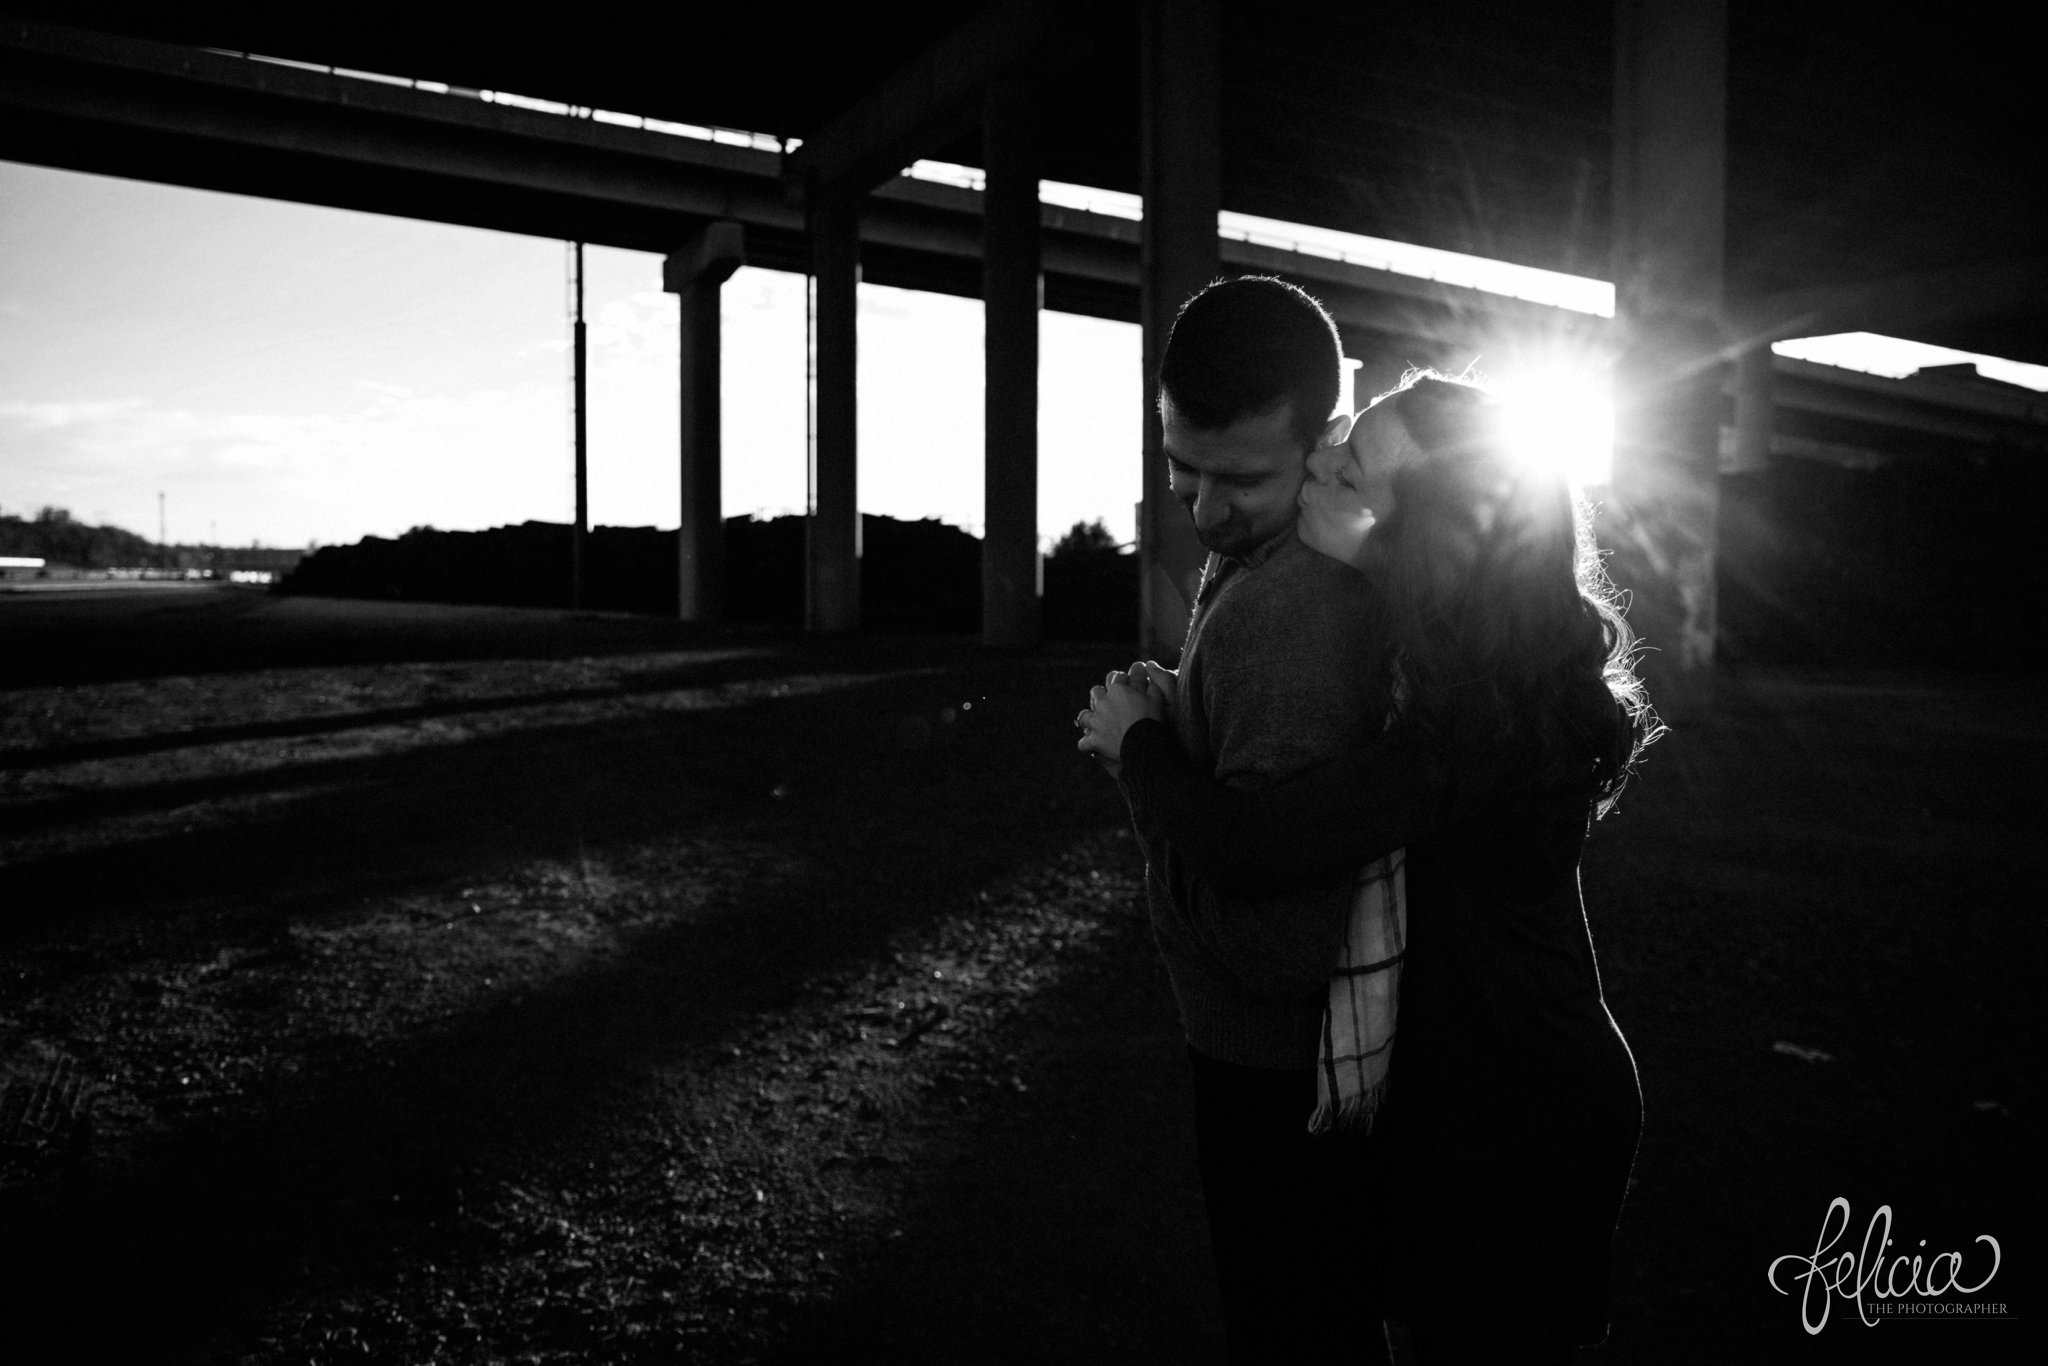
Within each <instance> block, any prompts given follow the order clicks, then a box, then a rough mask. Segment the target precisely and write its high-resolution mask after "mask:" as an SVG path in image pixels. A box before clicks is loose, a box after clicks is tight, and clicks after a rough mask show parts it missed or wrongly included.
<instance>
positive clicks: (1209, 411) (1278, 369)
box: [1159, 275, 1344, 450]
mask: <svg viewBox="0 0 2048 1366" xmlns="http://www.w3.org/2000/svg"><path fill="white" fill-rule="evenodd" d="M1343 368H1344V348H1343V346H1342V344H1341V343H1340V342H1339V341H1338V340H1337V324H1335V323H1334V322H1332V321H1330V315H1329V314H1328V313H1327V312H1326V311H1324V309H1323V306H1322V305H1321V304H1319V303H1317V302H1316V301H1315V299H1314V298H1313V297H1312V296H1311V295H1310V294H1309V293H1308V292H1307V291H1306V290H1303V289H1300V288H1298V287H1297V286H1294V285H1291V284H1288V283H1287V282H1286V281H1285V280H1281V279H1277V278H1275V277H1274V276H1271V275H1241V276H1239V277H1238V278H1236V279H1234V280H1218V281H1216V282H1215V283H1214V284H1211V285H1209V286H1208V287H1207V288H1205V289H1203V290H1202V291H1201V292H1200V293H1199V294H1196V295H1195V296H1194V297H1193V298H1191V299H1189V300H1188V301H1187V302H1186V303H1185V304H1183V305H1181V310H1180V315H1179V316H1178V317H1176V318H1175V319H1174V320H1173V331H1172V332H1171V333H1170V334H1168V336H1167V339H1166V356H1165V359H1163V360H1161V361H1160V362H1159V390H1160V393H1161V394H1162V395H1164V396H1165V397H1166V398H1167V399H1170V400H1171V401H1172V403H1173V406H1174V410H1175V411H1176V412H1178V413H1179V414H1180V415H1181V416H1182V417H1183V418H1185V419H1187V421H1188V422H1189V423H1191V424H1192V425H1193V426H1195V427H1196V428H1198V429H1200V430H1203V431H1215V430H1217V429H1219V428H1223V427H1228V426H1230V425H1231V424H1233V423H1235V422H1238V421H1240V420H1241V419H1243V418H1247V417H1257V416H1259V415H1261V414H1264V413H1270V412H1272V411H1273V410H1274V409H1275V408H1278V407H1279V406H1280V405H1281V404H1282V403H1284V402H1287V401H1289V400H1292V401H1293V404H1294V413H1293V421H1292V430H1293V432H1294V435H1295V436H1296V437H1297V438H1298V439H1299V440H1300V442H1301V447H1302V449H1303V450H1308V449H1310V448H1312V447H1313V446H1314V445H1315V443H1316V438H1317V437H1318V436H1320V435H1321V434H1322V430H1323V427H1324V425H1325V424H1326V423H1327V422H1329V420H1330V410H1331V409H1333V408H1335V407H1336V406H1337V394H1338V391H1339V389H1340V387H1341V384H1342V374H1343Z"/></svg>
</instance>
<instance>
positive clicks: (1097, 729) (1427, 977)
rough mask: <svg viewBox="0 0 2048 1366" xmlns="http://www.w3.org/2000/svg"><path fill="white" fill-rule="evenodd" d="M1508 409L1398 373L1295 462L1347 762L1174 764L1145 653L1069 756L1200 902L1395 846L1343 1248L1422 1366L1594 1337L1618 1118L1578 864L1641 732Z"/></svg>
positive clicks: (1541, 1355)
mask: <svg viewBox="0 0 2048 1366" xmlns="http://www.w3.org/2000/svg"><path fill="white" fill-rule="evenodd" d="M1504 420H1511V414H1510V413H1509V412H1508V410H1506V409H1504V408H1502V407H1501V406H1500V405H1498V404H1496V403H1495V402H1494V401H1493V400H1492V398H1491V397H1490V396H1489V395H1488V394H1487V393H1485V392H1484V391H1483V390H1482V389H1480V388H1479V387H1477V386H1476V385H1473V384H1470V383H1468V382H1465V381H1462V380H1455V379H1450V378H1447V377H1445V376H1442V375H1438V374H1435V373H1433V372H1419V373H1415V374H1411V375H1410V376H1409V377H1408V378H1407V379H1405V380H1404V381H1403V384H1402V386H1401V387H1400V388H1399V389H1397V390H1395V391H1394V392H1393V393H1391V394H1389V395H1386V396H1384V397H1383V398H1381V399H1380V400H1378V401H1376V403H1375V404H1374V405H1373V406H1372V407H1371V408H1369V409H1368V410H1367V411H1366V412H1365V413H1362V414H1361V415H1360V416H1359V419H1358V421H1357V422H1356V423H1355V424H1354V426H1353V429H1352V432H1351V434H1350V438H1349V440H1348V442H1347V443H1346V444H1344V445H1339V446H1334V447H1331V448H1328V449H1325V450H1321V451H1317V452H1316V453H1315V454H1314V455H1313V456H1311V458H1310V472H1311V475H1312V476H1313V478H1312V480H1311V482H1310V483H1308V484H1306V485H1305V486H1304V487H1303V490H1302V494H1301V505H1302V517H1301V521H1300V533H1299V534H1300V535H1301V536H1302V538H1303V539H1304V540H1306V541H1307V542H1308V543H1309V544H1310V545H1311V546H1313V547H1314V548H1315V549H1317V550H1319V551H1321V552H1323V553H1324V554H1328V555H1331V556H1333V557H1335V558H1338V559H1340V560H1343V561H1345V562H1346V563H1349V564H1351V565H1352V566H1353V567H1354V568H1357V569H1358V570H1359V571H1360V572H1361V573H1363V574H1365V575H1366V576H1367V577H1368V579H1369V580H1371V581H1372V582H1373V584H1374V585H1375V586H1376V587H1377V589H1378V592H1377V594H1376V595H1375V601H1376V603H1377V606H1376V611H1377V613H1378V615H1379V620H1378V622H1377V623H1376V627H1377V630H1376V637H1377V639H1378V640H1379V641H1380V642H1381V645H1380V654H1379V657H1378V661H1377V662H1376V663H1375V665H1374V666H1373V667H1372V669H1371V670H1370V671H1369V676H1368V677H1364V678H1361V679H1359V680H1358V685H1359V686H1360V687H1361V688H1366V689H1369V690H1371V695H1372V696H1373V698H1374V699H1375V705H1376V706H1377V707H1378V708H1379V709H1381V710H1383V711H1384V713H1385V714H1386V715H1387V717H1388V726H1387V728H1386V730H1385V732H1384V733H1383V734H1382V735H1381V736H1380V737H1379V738H1378V739H1376V740H1375V741H1374V742H1373V743H1372V744H1371V745H1370V746H1368V747H1366V748H1365V749H1364V750H1362V751H1361V752H1359V753H1356V754H1351V755H1346V756H1343V757H1342V758H1341V759H1339V760H1337V761H1335V762H1333V763H1331V764H1329V765H1327V766H1325V767H1324V768H1321V769H1318V770H1315V771H1313V772H1311V773H1309V774H1307V775H1304V776H1303V777H1301V778H1298V779H1296V780H1293V781H1291V782H1288V783H1283V784H1281V785H1279V786H1277V787H1274V788H1271V789H1268V790H1266V791H1265V792H1262V793H1256V794H1253V793H1245V792H1238V791H1232V790H1229V789H1225V788H1223V787H1222V786H1220V785H1219V784H1217V783H1216V782H1214V781H1213V780H1212V779H1211V778H1210V777H1209V776H1208V775H1207V774H1205V773H1203V772H1202V771H1200V770H1198V769H1196V768H1195V767H1194V766H1193V765H1192V764H1190V763H1189V761H1188V760H1187V758H1186V757H1185V756H1184V755H1182V754H1181V753H1180V751H1179V749H1178V748H1177V746H1176V744H1175V741H1174V736H1173V732H1172V730H1171V729H1170V728H1169V726H1168V725H1166V724H1164V718H1165V717H1166V715H1167V713H1168V708H1169V707H1170V706H1171V703H1172V695H1171V686H1172V675H1170V674H1167V673H1166V672H1165V671H1163V670H1158V669H1157V668H1156V666H1152V667H1151V669H1150V673H1151V678H1150V679H1149V680H1140V679H1138V678H1137V677H1136V676H1132V677H1126V676H1122V675H1113V676H1112V678H1111V680H1110V683H1109V685H1108V686H1106V687H1104V688H1100V689H1097V690H1096V694H1095V697H1094V699H1093V705H1092V706H1091V708H1090V710H1089V712H1088V713H1087V714H1085V715H1084V718H1083V721H1084V728H1085V730H1086V735H1085V736H1084V738H1083V741H1082V744H1083V747H1084V748H1086V749H1090V750H1092V751H1093V752H1095V753H1097V754H1099V755H1101V756H1102V757H1104V758H1105V759H1109V760H1112V761H1115V762H1117V763H1119V764H1120V765H1121V771H1120V780H1121V781H1122V783H1123V784H1124V786H1125V788H1126V790H1127V793H1128V795H1129V796H1130V799H1131V801H1132V803H1133V805H1134V806H1135V807H1136V808H1138V809H1139V810H1140V811H1141V812H1143V813H1145V814H1146V815H1147V816H1149V817H1151V818H1153V819H1156V820H1158V821H1159V822H1160V823H1161V824H1162V825H1163V826H1164V828H1165V830H1166V833H1167V835H1168V837H1169V838H1170V839H1172V841H1173V842H1174V845H1175V847H1176V848H1180V849H1185V850H1187V851H1190V858H1191V861H1192V862H1193V863H1194V865H1195V867H1196V870H1197V871H1198V872H1199V873H1200V874H1201V875H1202V876H1203V877H1205V878H1206V879H1208V880H1209V881H1210V882H1211V883H1212V884H1213V885H1214V886H1215V887H1216V888H1217V889H1218V890H1221V891H1226V892H1228V891H1233V890H1239V889H1249V888H1253V887H1258V886H1262V885H1263V886H1269V887H1270V886H1275V885H1281V884H1283V883H1285V882H1286V881H1288V880H1294V881H1300V882H1306V881H1309V880H1311V879H1314V878H1316V877H1318V876H1327V875H1329V874H1330V873H1332V872H1336V871H1340V870H1342V869H1343V868H1346V867H1355V866H1359V865H1362V864H1365V863H1366V862H1368V861H1370V860H1373V859H1377V858H1381V857H1383V856H1385V855H1388V854H1389V853H1391V852H1392V851H1393V850H1395V849H1396V848H1399V847H1402V846H1405V849H1406V854H1405V876H1406V901H1407V957H1406V960H1405V963H1404V965H1403V972H1402V977H1401V979H1400V983H1399V1026H1400V1028H1399V1035H1398V1046H1396V1047H1395V1048H1394V1049H1393V1051H1392V1056H1391V1065H1390V1069H1389V1072H1388V1075H1387V1081H1386V1099H1385V1102H1384V1104H1383V1106H1382V1107H1381V1109H1380V1112H1379V1114H1378V1116H1377V1120H1376V1124H1375V1127H1374V1130H1373V1134H1372V1136H1371V1138H1370V1139H1369V1140H1366V1141H1364V1142H1363V1143H1361V1144H1360V1145H1359V1154H1360V1161H1361V1162H1362V1163H1364V1164H1365V1165H1366V1166H1367V1167H1368V1169H1369V1170H1370V1172H1371V1173H1372V1177H1373V1180H1374V1182H1375V1189H1376V1190H1377V1192H1378V1197H1377V1198H1378V1205H1377V1207H1376V1210H1375V1216H1374V1217H1375V1218H1378V1219H1381V1220H1382V1221H1383V1222H1382V1225H1381V1227H1379V1228H1376V1229H1373V1230H1369V1231H1362V1232H1369V1233H1370V1234H1371V1235H1372V1236H1374V1237H1380V1238H1385V1239H1387V1240H1388V1245H1389V1247H1390V1261H1391V1262H1392V1264H1393V1268H1394V1269H1393V1271H1392V1272H1391V1273H1390V1274H1391V1276H1392V1278H1393V1284H1392V1285H1391V1286H1390V1287H1389V1291H1390V1302H1391V1303H1392V1304H1394V1305H1395V1306H1396V1314H1397V1316H1398V1317H1401V1318H1402V1319H1404V1320H1405V1321H1407V1322H1408V1323H1409V1324H1410V1326H1411V1328H1412V1330H1413V1331H1414V1333H1415V1336H1416V1342H1417V1348H1418V1351H1420V1352H1421V1353H1422V1354H1423V1359H1424V1360H1425V1361H1426V1362H1431V1363H1435V1362H1467V1361H1471V1362H1480V1361H1484V1362H1497V1361H1515V1362H1523V1361H1562V1360H1565V1359H1567V1358H1568V1357H1569V1355H1570V1353H1571V1349H1572V1347H1573V1346H1574V1345H1575V1344H1579V1343H1587V1342H1595V1341H1598V1340H1599V1339H1600V1338H1601V1337H1603V1336H1604V1335H1605V1332H1606V1305H1607V1280H1608V1271H1609V1244H1610V1240H1611V1238H1612V1234H1613V1229H1614V1224H1615V1220H1616V1217H1617V1216H1618V1214H1619V1211H1620V1207H1621V1201H1622V1196H1623V1194H1624V1192H1625V1190H1626V1187H1627V1182H1628V1172H1629V1168H1630V1166H1631V1164H1632V1162H1633V1160H1634V1153H1635V1144H1636V1136H1637V1133H1638V1131H1639V1128H1640V1124H1641V1099H1640V1093H1639V1091H1638V1088H1637V1084H1636V1075H1635V1064H1634V1060H1633V1059H1632V1057H1631V1056H1630V1054H1629V1051H1628V1046H1627V1044H1626V1043H1625V1042H1624V1041H1623V1040H1622V1037H1621V1034H1620V1032H1619V1031H1618V1030H1617V1029H1616V1028H1615V1025H1614V1022H1613V1020H1612V1018H1611V1017H1610V1016H1609V1015H1608V1013H1607V1008H1606V1005H1605V1003H1604V1001H1603V999H1602V997H1601V991H1600V980H1599V973H1598V970H1597V968H1596V966H1595V962H1594V956H1593V946H1592V941H1591V938H1590V935H1589V933H1588V930H1587V926H1586V918H1585V912H1584V909H1583V906H1582V904H1581V902H1580V898H1579V886H1578V861H1579V853H1580V849H1581V847H1582V845H1583V844H1584V841H1585V838H1586V835H1587V832H1588V828H1589V826H1590V823H1591V821H1592V820H1593V819H1594V818H1596V817H1598V816H1599V815H1602V814H1605V812H1606V811H1607V810H1608V809H1609V808H1610V807H1611V806H1612V805H1613V803H1614V801H1615V798H1616V797H1617V795H1618V794H1619V792H1620V789H1621V786H1622V783H1623V781H1624V780H1625V779H1626V777H1627V775H1628V772H1629V770H1630V767H1631V765H1632V764H1633V762H1634V760H1635V759H1636V757H1637V755H1638V754H1639V753H1640V751H1641V749H1642V747H1643V746H1644V745H1645V744H1647V743H1648V742H1649V741H1650V740H1652V739H1654V738H1655V736H1656V734H1657V732H1658V727H1657V724H1656V721H1655V718H1654V717H1653V715H1652V714H1651V712H1650V710H1649V708H1648V706H1647V703H1646V702H1645V700H1644V697H1643V692H1642V687H1641V684H1640V683H1639V682H1638V681H1637V679H1636V677H1635V675H1634V672H1633V670H1632V668H1631V664H1630V658H1631V641H1630V637H1629V634H1628V631H1627V628H1626V627H1625V626H1624V625H1623V623H1622V620H1621V617H1620V615H1619V613H1618V611H1617V610H1616V608H1615V606H1614V604H1613V602H1612V594H1611V590H1610V589H1609V588H1608V587H1607V585H1606V582H1605V579H1604V576H1603V575H1602V573H1601V570H1600V565H1599V559H1598V554H1597V551H1596V550H1595V548H1594V545H1593V542H1592V538H1591V534H1590V529H1589V525H1588V518H1587V515H1586V513H1585V511H1584V509H1583V507H1582V506H1581V505H1579V504H1578V502H1577V501H1576V500H1575V498H1574V497H1573V495H1572V493H1571V491H1570V490H1569V488H1568V487H1567V486H1566V485H1565V483H1564V481H1563V479H1562V478H1561V477H1559V476H1557V475H1554V474H1546V473H1543V472H1540V471H1534V470H1530V469H1525V468H1521V467H1518V466H1517V464H1516V463H1515V462H1514V460H1513V458H1512V456H1511V453H1510V451H1511V447H1510V443H1509V442H1508V440H1507V439H1506V437H1507V433H1506V432H1505V431H1504V429H1503V427H1502V425H1501V424H1502V422H1503V421H1504ZM1418 812H1420V813H1425V816H1424V818H1423V819H1422V821H1420V822H1418V815H1417V813H1418ZM1331 1141H1333V1142H1346V1141H1354V1140H1346V1139H1332V1140H1331Z"/></svg>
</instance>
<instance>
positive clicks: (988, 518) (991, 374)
mask: <svg viewBox="0 0 2048 1366" xmlns="http://www.w3.org/2000/svg"><path fill="white" fill-rule="evenodd" d="M983 103H984V110H985V118H984V122H983V135H982V148H983V159H984V161H985V162H986V170H987V173H988V189H987V193H986V194H985V195H984V196H983V201H982V203H983V217H982V253H981V283H982V289H981V297H982V300H983V305H984V329H985V331H984V336H985V341H984V346H983V354H984V364H985V367H986V368H985V371H984V376H985V377H984V381H983V382H984V386H985V387H984V425H985V448H984V449H985V454H984V461H985V466H986V474H985V481H984V492H983V504H982V509H983V511H982V521H983V527H982V540H981V640H982V643H983V644H984V645H995V646H1005V647H1014V646H1025V645H1035V644H1037V643H1038V635H1039V602H1038V314H1039V309H1040V306H1041V305H1042V303H1043V302H1044V292H1045V291H1044V276H1043V274H1042V273H1041V269H1040V246H1039V218H1038V92H1037V89H1036V87H1035V86H1034V85H1033V84H1032V83H1031V82H1030V81H1028V80H1025V79H1021V78H1020V79H1012V80H1006V81H998V82H997V83H996V84H994V85H992V86H990V87H989V90H988V93H987V95H986V96H985V98H984V102H983Z"/></svg>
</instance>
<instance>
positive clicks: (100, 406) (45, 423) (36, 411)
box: [0, 398, 149, 432]
mask: <svg viewBox="0 0 2048 1366" xmlns="http://www.w3.org/2000/svg"><path fill="white" fill-rule="evenodd" d="M148 402H149V400H148V399H146V398H111V399H99V400H96V401H93V402H88V403H28V402H22V401H20V400H12V401H9V402H6V403H0V417H11V418H13V419H15V420H16V421H17V422H19V423H21V424H22V426H24V427H25V428H27V429H28V430H29V431H32V432H47V431H57V430H62V429H64V428H67V427H75V426H78V425H79V424H81V423H89V422H94V421H98V420H101V419H104V418H107V417H109V416H113V415H116V414H120V413H125V412H131V411H133V410H135V409H138V408H140V407H142V406H143V405H144V404H146V403H148Z"/></svg>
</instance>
